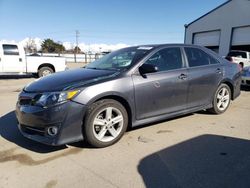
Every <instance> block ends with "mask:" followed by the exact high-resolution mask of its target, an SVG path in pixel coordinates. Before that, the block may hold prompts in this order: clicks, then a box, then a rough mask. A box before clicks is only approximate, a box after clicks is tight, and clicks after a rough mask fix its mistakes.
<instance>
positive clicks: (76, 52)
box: [74, 30, 80, 63]
mask: <svg viewBox="0 0 250 188" xmlns="http://www.w3.org/2000/svg"><path fill="white" fill-rule="evenodd" d="M75 32H76V47H75V50H74V54H75V63H76V54H78V38H79V34H80V32H79V31H78V30H76V31H75Z"/></svg>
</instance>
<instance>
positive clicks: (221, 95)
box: [208, 84, 231, 114]
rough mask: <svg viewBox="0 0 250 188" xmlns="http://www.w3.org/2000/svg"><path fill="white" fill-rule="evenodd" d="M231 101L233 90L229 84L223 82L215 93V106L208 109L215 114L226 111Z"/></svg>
mask: <svg viewBox="0 0 250 188" xmlns="http://www.w3.org/2000/svg"><path fill="white" fill-rule="evenodd" d="M230 102H231V90H230V88H229V86H228V85H226V84H221V85H220V86H219V87H218V89H217V91H216V93H215V95H214V99H213V107H212V108H211V109H209V110H208V111H210V112H212V113H214V114H221V113H224V112H225V111H226V110H227V108H228V107H229V105H230Z"/></svg>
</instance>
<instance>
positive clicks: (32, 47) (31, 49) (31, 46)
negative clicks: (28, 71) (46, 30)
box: [24, 38, 37, 53]
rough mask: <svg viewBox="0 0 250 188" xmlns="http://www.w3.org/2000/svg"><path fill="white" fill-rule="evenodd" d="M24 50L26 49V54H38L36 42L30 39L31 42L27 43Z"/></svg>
mask: <svg viewBox="0 0 250 188" xmlns="http://www.w3.org/2000/svg"><path fill="white" fill-rule="evenodd" d="M24 48H25V51H26V53H36V52H37V48H36V43H35V40H34V39H31V38H29V40H28V41H27V42H26V45H25V47H24Z"/></svg>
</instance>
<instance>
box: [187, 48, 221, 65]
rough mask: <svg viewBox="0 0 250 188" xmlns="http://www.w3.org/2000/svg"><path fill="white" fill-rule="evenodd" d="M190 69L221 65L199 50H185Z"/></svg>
mask: <svg viewBox="0 0 250 188" xmlns="http://www.w3.org/2000/svg"><path fill="white" fill-rule="evenodd" d="M185 52H186V55H187V59H188V63H189V67H197V66H204V65H209V64H217V63H219V62H218V61H217V60H216V59H214V58H213V57H211V56H210V55H208V54H207V53H206V52H204V51H202V50H200V49H198V48H185Z"/></svg>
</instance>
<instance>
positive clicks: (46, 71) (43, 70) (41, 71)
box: [38, 67, 54, 78]
mask: <svg viewBox="0 0 250 188" xmlns="http://www.w3.org/2000/svg"><path fill="white" fill-rule="evenodd" d="M52 73H54V70H53V69H52V68H50V67H41V68H40V69H39V70H38V77H39V78H40V77H44V76H47V75H50V74H52Z"/></svg>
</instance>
